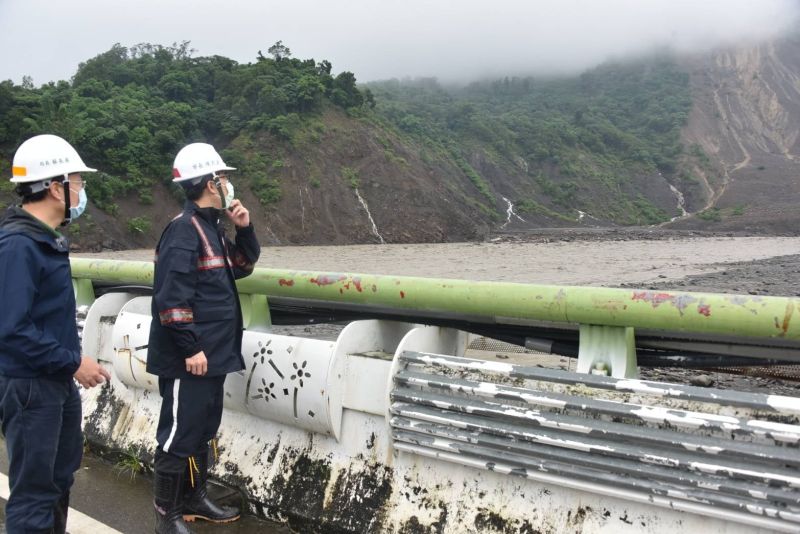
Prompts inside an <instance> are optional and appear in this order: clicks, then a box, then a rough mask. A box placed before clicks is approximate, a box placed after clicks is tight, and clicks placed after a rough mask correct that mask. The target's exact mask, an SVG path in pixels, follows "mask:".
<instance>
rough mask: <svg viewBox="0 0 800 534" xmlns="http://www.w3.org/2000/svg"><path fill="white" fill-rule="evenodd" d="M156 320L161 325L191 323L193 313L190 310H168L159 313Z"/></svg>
mask: <svg viewBox="0 0 800 534" xmlns="http://www.w3.org/2000/svg"><path fill="white" fill-rule="evenodd" d="M158 318H159V320H160V321H161V324H162V325H164V324H172V323H193V322H194V313H193V312H192V309H191V308H170V309H168V310H164V311H162V312H159V314H158Z"/></svg>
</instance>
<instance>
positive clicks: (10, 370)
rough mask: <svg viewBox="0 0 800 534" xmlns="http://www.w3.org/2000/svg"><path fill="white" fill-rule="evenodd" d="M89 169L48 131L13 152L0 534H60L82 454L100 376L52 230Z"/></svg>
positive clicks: (0, 397)
mask: <svg viewBox="0 0 800 534" xmlns="http://www.w3.org/2000/svg"><path fill="white" fill-rule="evenodd" d="M83 172H94V169H90V168H89V167H87V166H86V165H85V164H84V163H83V161H82V160H81V158H80V156H79V155H78V153H77V152H76V151H75V149H74V148H73V147H72V146H71V145H70V144H69V143H67V142H66V141H65V140H63V139H61V138H60V137H57V136H55V135H39V136H36V137H32V138H31V139H28V140H27V141H25V142H24V143H23V144H22V145H20V147H19V149H18V150H17V152H16V154H15V155H14V162H13V166H12V178H11V181H12V182H13V183H15V184H17V193H19V195H20V196H21V197H22V206H21V207H17V206H13V207H11V208H9V210H8V212H7V213H6V216H5V217H4V218H3V220H2V222H0V302H2V303H3V312H2V313H1V314H0V423H2V431H3V435H4V436H5V439H6V449H7V450H8V459H9V471H8V475H9V476H8V478H9V485H10V487H11V495H10V497H9V499H8V503H7V505H6V532H8V533H9V534H17V533H23V532H24V533H29V532H47V533H51V532H54V533H62V534H63V533H64V532H65V531H66V525H67V510H68V509H69V492H70V488H71V487H72V482H73V480H74V478H73V473H74V472H75V471H76V470H77V469H78V467H80V463H81V457H82V454H83V436H82V434H81V399H80V396H79V395H78V390H77V388H76V387H75V383H74V381H73V380H72V379H73V377H74V378H75V379H77V380H78V382H79V383H80V384H81V385H82V386H84V387H86V388H89V387H93V386H96V385H98V384H101V383H102V382H104V381H105V380H109V379H110V377H109V375H108V372H107V371H106V370H105V369H103V367H101V366H100V365H99V364H98V363H97V362H96V361H94V360H93V359H91V358H88V357H86V356H81V347H80V341H79V339H78V327H77V325H76V322H75V295H74V293H73V290H72V273H71V271H70V266H69V244H68V243H67V240H66V238H64V236H62V235H61V234H60V233H59V232H58V231H57V230H56V228H58V227H59V226H61V225H64V224H67V223H69V222H71V221H73V220H74V219H75V218H77V217H79V216H80V214H81V213H82V212H83V209H84V208H85V207H86V193H85V192H84V190H83V178H82V176H81V174H80V173H83Z"/></svg>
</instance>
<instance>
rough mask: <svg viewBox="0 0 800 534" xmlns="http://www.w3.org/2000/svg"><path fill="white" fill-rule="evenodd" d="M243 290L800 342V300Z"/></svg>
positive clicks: (497, 290) (97, 277)
mask: <svg viewBox="0 0 800 534" xmlns="http://www.w3.org/2000/svg"><path fill="white" fill-rule="evenodd" d="M72 275H73V277H74V278H75V279H76V280H87V279H88V280H94V281H102V282H106V283H118V284H142V285H151V284H152V279H153V264H152V263H150V262H132V261H114V260H95V259H84V258H73V259H72ZM238 287H239V291H240V292H241V293H243V294H252V295H266V296H267V297H290V298H298V299H310V300H316V301H328V302H346V303H353V304H369V305H377V306H383V307H391V308H394V309H398V310H419V311H436V312H443V313H448V312H449V313H457V314H460V315H462V316H463V315H471V316H476V317H484V318H485V317H492V318H495V319H496V320H497V321H498V322H506V323H513V322H514V321H519V320H538V321H550V322H560V323H563V322H566V323H572V324H585V325H600V326H614V327H634V328H637V329H650V330H663V331H677V332H694V333H703V334H721V335H735V336H737V337H753V338H772V339H781V340H785V341H798V340H800V311H798V306H800V299H796V298H786V297H764V296H753V295H729V294H714V293H688V292H676V291H649V290H638V289H616V288H598V287H578V286H548V285H536V284H518V283H506V282H475V281H467V280H450V279H435V278H416V277H404V276H382V275H371V274H342V273H318V272H311V271H287V270H279V269H260V268H259V269H256V270H255V271H254V272H253V274H252V275H251V276H249V277H247V278H245V279H242V280H240V281H239V282H238ZM796 312H797V314H798V317H797V318H794V314H795V313H796ZM793 318H794V320H793ZM792 345H795V344H794V343H792Z"/></svg>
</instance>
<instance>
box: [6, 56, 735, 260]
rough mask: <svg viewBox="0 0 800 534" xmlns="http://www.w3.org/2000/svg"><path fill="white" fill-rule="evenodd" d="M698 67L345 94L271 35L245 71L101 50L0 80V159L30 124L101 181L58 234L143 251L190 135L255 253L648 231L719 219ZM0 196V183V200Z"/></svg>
mask: <svg viewBox="0 0 800 534" xmlns="http://www.w3.org/2000/svg"><path fill="white" fill-rule="evenodd" d="M698 68H701V67H698V66H697V64H689V65H687V64H686V63H685V62H681V61H676V60H675V59H674V58H672V57H670V56H659V57H651V58H648V59H646V60H639V61H636V62H628V63H608V64H605V65H602V66H600V67H598V68H595V69H593V70H590V71H588V72H585V73H583V74H582V75H580V76H576V77H573V78H561V79H548V78H539V77H527V78H503V79H499V80H483V81H476V82H474V83H471V84H469V85H467V86H461V87H449V86H443V85H442V84H440V83H438V82H437V81H436V80H434V79H420V80H403V81H398V80H391V81H385V82H380V83H370V84H366V85H358V84H357V81H356V78H355V76H354V75H353V74H352V73H350V72H340V73H336V72H335V71H334V69H333V66H332V65H331V64H330V63H329V62H328V61H325V60H320V61H315V60H314V59H305V60H301V59H296V58H294V57H292V54H291V51H290V50H289V49H288V48H287V47H286V46H285V45H283V44H282V43H281V42H278V43H276V44H275V45H273V46H272V47H270V48H268V49H267V50H266V52H265V53H262V52H261V51H258V52H257V53H256V54H255V57H254V60H253V61H252V62H249V63H237V62H236V61H233V60H231V59H228V58H224V57H220V56H210V57H195V55H194V54H193V51H192V50H191V49H190V48H189V45H188V43H183V44H179V45H173V46H168V47H165V46H158V45H138V46H135V47H130V48H126V47H123V46H120V45H116V46H114V47H113V48H112V49H111V50H109V51H107V52H105V53H102V54H100V55H98V56H96V57H94V58H92V59H89V60H88V61H86V62H85V63H83V64H81V65H80V67H79V68H78V70H77V72H76V73H75V75H74V77H73V78H72V80H70V81H60V82H58V83H50V84H46V85H44V86H40V87H35V86H34V85H33V84H32V83H30V81H25V82H24V83H22V84H21V85H16V84H14V83H12V82H11V81H5V82H0V164H1V165H2V168H3V169H5V171H4V172H6V173H8V172H9V168H10V158H11V156H12V154H13V152H14V150H15V148H16V147H17V146H18V145H19V143H20V142H22V141H23V140H24V139H26V138H28V137H30V136H32V135H35V134H38V133H44V132H50V133H56V134H59V135H62V136H64V137H65V138H66V139H68V140H69V141H70V142H72V143H73V144H74V145H75V146H76V148H77V149H78V150H79V152H80V153H81V154H82V155H83V157H84V159H85V160H86V161H87V163H89V164H90V165H92V166H94V167H97V168H98V169H100V170H101V171H102V172H100V173H97V175H92V176H90V177H89V180H88V193H89V196H90V199H91V205H90V209H89V212H88V215H87V216H85V217H84V218H82V219H81V220H80V221H79V223H78V224H76V225H74V226H73V227H72V228H71V229H70V234H71V236H72V238H73V242H74V243H76V244H77V246H78V247H81V248H84V249H101V248H127V247H135V246H152V245H153V244H154V243H155V240H156V239H157V237H158V233H159V232H160V229H161V227H162V226H163V225H164V224H165V223H166V221H168V220H169V219H170V218H171V217H172V216H173V215H174V214H175V213H177V211H178V210H179V209H180V194H179V192H178V191H177V190H176V189H175V187H174V186H173V185H172V184H171V183H170V167H171V162H172V158H173V157H174V154H175V153H176V151H177V150H178V149H179V148H180V147H181V146H183V145H184V144H186V143H188V142H193V141H207V142H210V143H213V144H215V145H216V146H217V148H218V149H219V150H220V152H221V153H222V154H223V157H224V158H225V159H226V161H227V162H228V163H229V164H231V165H233V166H235V167H238V168H239V172H238V173H236V174H235V175H234V183H235V184H236V186H237V187H236V190H237V196H240V197H241V198H242V200H243V201H244V202H245V203H246V204H247V205H248V206H249V207H250V208H251V211H252V212H253V215H254V220H255V221H256V225H257V228H258V231H259V235H260V237H261V239H262V241H263V242H265V243H298V244H301V243H332V244H333V243H355V242H378V241H386V242H411V241H456V240H470V239H480V238H483V237H485V236H486V235H488V234H489V233H491V232H493V231H497V230H499V229H503V228H518V229H520V228H526V227H535V226H566V225H586V224H591V225H596V224H603V225H606V224H623V225H630V224H634V225H644V224H648V225H649V224H659V223H664V222H666V221H669V220H670V219H672V218H674V217H678V216H681V215H683V214H684V212H683V210H684V208H685V209H686V210H688V211H689V212H696V213H698V214H699V218H698V217H695V220H697V221H698V224H700V225H701V226H702V225H707V224H714V223H715V221H716V220H718V218H719V211H716V212H715V211H713V210H714V209H715V207H714V206H713V202H714V200H715V196H714V195H715V191H716V189H715V184H721V183H723V182H725V180H726V179H727V178H726V176H727V175H726V172H727V170H726V167H725V162H724V161H722V156H721V155H720V154H721V153H717V152H718V151H716V148H715V145H714V143H713V141H711V140H709V139H708V137H707V136H706V137H703V136H701V135H687V133H686V132H687V125H689V124H694V122H692V117H698V116H699V115H698V113H699V111H698V110H700V111H703V110H705V112H707V113H708V112H709V111H708V109H706V108H703V107H702V106H700V107H699V104H698V103H699V102H702V98H701V97H702V96H703V94H707V92H706V93H703V91H706V90H705V89H703V86H702V85H699V84H697V83H695V82H693V80H696V79H697V78H698V76H697V75H696V74H693V73H696V72H697V69H698ZM729 83H730V82H729ZM698 87H699V89H698ZM717 89H718V88H717ZM695 122H696V121H695ZM706 122H708V121H706ZM735 126H736V125H735V124H733V127H735ZM688 131H698V128H697V127H696V125H695V126H694V127H692V128H690V129H689V130H688ZM715 151H716V152H715ZM717 196H719V195H717ZM13 201H14V195H13V194H12V192H11V188H10V184H9V182H8V181H7V180H5V179H4V180H2V182H0V204H9V203H11V202H13ZM679 201H680V202H679ZM512 207H513V214H512V212H511V211H510V209H511V208H512ZM736 209H739V208H738V207H737V208H736ZM739 211H741V212H743V211H744V209H739Z"/></svg>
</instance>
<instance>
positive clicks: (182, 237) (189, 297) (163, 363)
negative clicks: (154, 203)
mask: <svg viewBox="0 0 800 534" xmlns="http://www.w3.org/2000/svg"><path fill="white" fill-rule="evenodd" d="M218 215H219V211H218V210H214V209H213V208H202V209H201V208H198V207H197V205H195V204H194V203H193V202H187V204H186V206H185V207H184V211H183V213H181V215H180V216H178V217H176V218H175V219H173V220H172V221H171V222H170V223H169V224H168V225H167V227H166V229H165V230H164V233H163V234H162V236H161V239H160V241H159V243H158V247H157V248H156V266H155V279H154V284H153V304H152V306H153V308H152V314H153V321H152V323H151V326H150V342H149V348H148V357H147V370H148V371H149V372H151V373H153V374H156V375H158V376H161V377H167V378H184V377H186V376H187V375H188V373H187V372H186V366H185V361H184V360H185V359H186V358H187V357H189V356H192V355H194V354H196V353H198V352H200V351H201V350H202V351H203V352H205V355H206V358H207V359H208V376H218V375H224V374H226V373H230V372H235V371H239V370H241V369H243V368H244V366H243V361H242V356H241V335H240V333H241V331H242V315H241V310H240V308H239V296H238V293H237V292H236V287H235V279H236V278H242V277H244V276H247V275H249V274H250V273H251V272H252V271H253V266H254V264H255V262H256V260H258V256H259V253H260V248H259V245H258V241H257V240H256V237H255V233H254V230H253V227H252V225H251V226H249V227H247V228H237V230H236V238H235V242H234V241H231V240H229V239H228V238H227V237H225V235H224V232H223V231H222V228H221V226H219V225H218V222H217V217H218ZM227 258H234V259H235V260H234V261H228V259H227Z"/></svg>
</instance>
